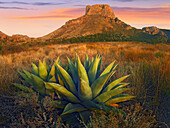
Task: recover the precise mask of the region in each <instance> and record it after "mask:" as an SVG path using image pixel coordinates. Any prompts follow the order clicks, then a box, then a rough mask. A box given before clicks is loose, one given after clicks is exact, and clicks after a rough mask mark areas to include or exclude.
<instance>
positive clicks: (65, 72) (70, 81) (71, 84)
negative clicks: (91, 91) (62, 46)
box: [57, 64, 77, 94]
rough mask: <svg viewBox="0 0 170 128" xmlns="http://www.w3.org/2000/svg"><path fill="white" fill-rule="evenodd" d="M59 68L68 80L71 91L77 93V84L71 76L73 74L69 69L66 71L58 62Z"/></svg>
mask: <svg viewBox="0 0 170 128" xmlns="http://www.w3.org/2000/svg"><path fill="white" fill-rule="evenodd" d="M57 68H58V69H59V71H60V73H61V75H62V76H63V78H64V80H65V81H66V82H67V84H68V86H69V89H70V90H71V92H73V93H74V94H76V92H77V91H76V86H75V84H74V82H73V80H72V78H71V76H70V75H69V74H68V73H67V71H65V70H64V69H63V68H62V67H61V66H60V65H58V64H57Z"/></svg>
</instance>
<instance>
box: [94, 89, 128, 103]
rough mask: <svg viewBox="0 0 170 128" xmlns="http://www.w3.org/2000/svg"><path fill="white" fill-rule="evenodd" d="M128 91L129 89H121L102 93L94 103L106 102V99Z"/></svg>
mask: <svg viewBox="0 0 170 128" xmlns="http://www.w3.org/2000/svg"><path fill="white" fill-rule="evenodd" d="M129 89H130V88H122V89H114V90H111V91H107V92H104V93H102V94H101V95H99V96H98V97H96V98H95V99H94V101H96V102H99V103H101V102H106V101H107V100H108V99H110V98H112V97H113V96H116V95H118V94H121V93H122V92H125V91H127V90H129Z"/></svg>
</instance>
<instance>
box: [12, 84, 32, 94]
mask: <svg viewBox="0 0 170 128" xmlns="http://www.w3.org/2000/svg"><path fill="white" fill-rule="evenodd" d="M13 85H14V86H15V87H17V88H19V89H21V90H23V91H24V92H31V91H30V90H31V89H29V88H28V87H26V86H23V85H22V84H17V83H14V84H13Z"/></svg>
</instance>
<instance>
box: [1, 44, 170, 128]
mask: <svg viewBox="0 0 170 128" xmlns="http://www.w3.org/2000/svg"><path fill="white" fill-rule="evenodd" d="M75 52H77V53H78V54H79V57H80V58H81V60H83V62H84V61H85V58H84V55H85V54H86V52H87V53H88V54H89V59H90V60H91V59H92V56H95V55H96V54H100V55H102V60H103V61H104V62H105V63H102V65H101V67H102V68H103V69H104V68H106V67H107V66H108V65H109V63H111V62H112V61H113V60H117V61H118V62H119V66H118V67H117V71H116V72H115V74H114V75H113V76H112V79H111V80H115V79H116V78H119V77H121V76H124V75H127V74H131V75H130V77H128V78H127V79H126V80H124V81H125V83H131V84H130V85H129V87H131V88H132V89H131V90H129V91H128V94H130V95H135V96H136V98H135V99H134V100H132V101H128V102H124V103H120V104H119V109H120V110H123V111H124V112H125V113H126V115H123V116H118V115H115V114H114V113H105V112H103V111H101V112H100V111H97V112H95V113H96V114H93V115H92V117H91V118H90V121H89V122H88V123H87V124H86V125H85V124H83V123H81V125H82V127H86V126H88V127H95V126H98V127H102V126H104V125H105V126H115V127H120V126H122V127H131V126H132V124H133V125H134V126H136V127H138V126H139V125H140V126H144V127H158V125H159V126H160V125H161V126H162V127H164V126H165V127H168V126H167V125H169V122H168V121H169V116H168V109H169V102H167V101H168V98H169V95H170V93H169V92H170V86H169V85H170V83H169V82H170V81H169V74H170V69H169V64H170V62H169V57H170V56H169V55H170V53H169V45H167V44H155V45H152V44H143V43H132V42H105V43H103V42H97V43H79V44H64V45H60V44H57V45H50V46H46V47H41V48H34V49H32V50H31V51H30V50H29V51H24V52H20V53H14V54H9V55H3V56H0V62H1V63H0V77H1V79H0V90H1V91H0V126H2V127H3V126H5V127H26V126H28V127H46V126H50V127H54V126H58V127H68V126H67V125H65V124H62V123H61V118H60V117H59V116H58V115H60V114H57V112H59V111H58V109H54V107H53V105H55V104H53V103H51V101H53V100H54V99H53V97H52V98H50V97H46V98H44V102H43V103H40V101H39V98H38V97H39V95H36V93H34V91H33V92H31V93H25V92H24V91H20V90H18V89H17V88H15V87H14V86H12V83H20V82H21V76H20V75H19V74H18V71H22V69H24V70H27V71H29V72H31V65H30V64H31V63H32V62H33V63H35V64H36V65H39V60H43V58H44V57H45V58H46V63H47V65H50V66H49V67H52V65H53V64H54V62H53V60H56V59H57V58H56V56H60V58H61V59H62V63H63V64H66V61H67V60H66V56H67V57H69V58H70V59H71V60H76V58H75V57H74V56H72V55H71V54H74V53H75ZM42 63H43V62H42ZM63 66H64V67H65V66H67V65H63ZM38 67H39V66H38ZM136 102H138V103H140V104H139V105H137V106H136V107H134V105H135V103H136ZM141 106H142V107H144V110H145V109H147V110H145V111H144V110H142V109H141ZM138 110H139V111H138ZM148 110H149V111H148ZM150 110H153V114H152V112H150ZM108 115H110V116H109V117H110V118H109V119H110V120H108V118H107V116H108ZM134 115H135V116H134ZM154 115H156V117H155V116H154ZM155 119H156V120H155ZM160 122H162V123H161V124H160ZM164 122H165V123H164ZM158 123H159V124H158ZM166 123H167V124H166ZM107 124H108V125H107Z"/></svg>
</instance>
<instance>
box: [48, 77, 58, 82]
mask: <svg viewBox="0 0 170 128" xmlns="http://www.w3.org/2000/svg"><path fill="white" fill-rule="evenodd" d="M49 82H57V81H56V78H55V76H53V77H52V78H51V79H50V80H49Z"/></svg>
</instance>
